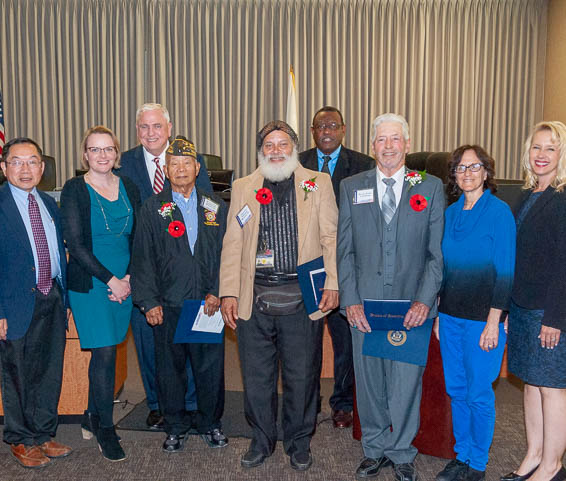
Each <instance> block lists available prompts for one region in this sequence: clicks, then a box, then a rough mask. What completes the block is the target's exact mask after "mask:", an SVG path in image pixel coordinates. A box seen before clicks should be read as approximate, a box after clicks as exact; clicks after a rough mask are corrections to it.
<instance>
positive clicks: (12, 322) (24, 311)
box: [0, 182, 67, 341]
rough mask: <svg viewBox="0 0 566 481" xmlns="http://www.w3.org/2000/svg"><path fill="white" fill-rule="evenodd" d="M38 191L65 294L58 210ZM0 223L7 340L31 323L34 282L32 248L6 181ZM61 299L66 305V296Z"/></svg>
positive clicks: (0, 298)
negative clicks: (55, 242) (56, 247)
mask: <svg viewBox="0 0 566 481" xmlns="http://www.w3.org/2000/svg"><path fill="white" fill-rule="evenodd" d="M38 192H39V196H40V197H41V200H43V203H44V204H45V206H46V207H47V210H48V211H49V213H50V214H51V216H52V217H53V220H54V221H55V225H56V227H57V240H58V243H59V256H60V266H61V280H60V283H61V287H62V288H63V293H65V292H66V286H67V260H66V257H65V245H64V244H63V235H62V230H61V220H60V216H59V209H58V208H57V204H56V203H55V201H54V200H53V199H52V198H51V197H49V196H48V195H47V194H44V193H43V192H41V191H38ZM0 226H2V227H0V319H7V320H8V335H7V339H8V340H10V341H13V340H15V339H19V338H21V337H23V336H24V335H25V333H26V332H27V330H28V328H29V325H30V323H31V319H32V315H33V310H34V307H35V286H36V281H35V263H34V260H33V250H32V247H31V244H30V240H29V237H28V234H27V231H26V227H25V225H24V222H23V220H22V217H21V216H20V211H19V210H18V207H17V205H16V201H15V200H14V197H13V196H12V192H11V191H10V187H9V185H8V182H6V183H5V184H4V185H2V186H1V187H0ZM64 302H65V305H66V304H67V301H66V295H64ZM65 317H66V316H62V318H65Z"/></svg>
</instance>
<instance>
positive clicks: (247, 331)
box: [220, 120, 338, 471]
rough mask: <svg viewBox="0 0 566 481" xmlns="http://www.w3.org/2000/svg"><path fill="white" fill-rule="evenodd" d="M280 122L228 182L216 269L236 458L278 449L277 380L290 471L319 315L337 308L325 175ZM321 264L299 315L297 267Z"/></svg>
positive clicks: (295, 462) (311, 414)
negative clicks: (315, 297)
mask: <svg viewBox="0 0 566 481" xmlns="http://www.w3.org/2000/svg"><path fill="white" fill-rule="evenodd" d="M298 145H299V139H298V138H297V134H296V133H295V132H294V131H293V129H292V128H291V127H289V125H287V124H286V123H285V122H281V121H278V120H277V121H273V122H269V123H268V124H267V125H266V126H265V127H263V128H262V129H261V130H260V131H259V133H258V135H257V150H258V160H259V168H258V169H257V170H255V171H254V172H253V173H252V174H250V175H248V176H247V177H244V178H242V179H238V180H237V181H236V182H235V183H234V187H233V190H232V198H231V201H230V211H229V213H228V222H227V229H226V235H225V237H224V242H223V245H222V258H221V263H220V297H221V298H222V306H221V310H222V316H223V317H224V322H225V323H226V325H227V326H229V327H231V328H232V329H235V330H236V334H237V336H238V348H239V352H240V362H241V365H242V374H243V379H244V399H245V403H244V406H245V408H244V409H245V414H246V419H247V420H248V422H249V423H250V424H251V426H252V430H253V436H252V441H251V443H250V448H249V450H248V451H247V452H246V453H245V454H244V456H243V457H242V459H241V464H242V466H243V467H245V468H253V467H254V466H259V465H260V464H262V463H263V462H264V460H265V459H266V458H267V457H268V456H270V455H271V454H272V453H273V451H274V449H275V444H276V442H277V426H276V419H277V378H278V373H279V361H280V362H281V370H282V378H283V419H282V425H283V446H284V449H285V453H286V454H287V455H288V456H289V458H290V463H291V467H292V468H293V469H297V470H300V471H305V470H307V469H309V468H310V466H311V464H312V455H311V451H310V441H311V437H312V435H313V433H314V429H315V426H316V415H317V406H318V397H319V374H320V363H321V362H322V356H321V352H322V349H321V343H322V329H323V325H324V324H323V322H324V321H323V320H322V317H323V316H324V315H325V314H324V313H326V312H328V311H330V310H332V309H334V308H336V307H337V306H338V285H337V279H336V277H337V276H336V223H337V220H338V219H337V217H338V213H337V208H336V201H335V200H334V192H333V191H332V182H331V181H330V176H328V174H324V173H319V172H314V171H312V170H308V169H305V168H304V167H302V166H301V165H300V163H299V160H298V154H297V147H298ZM321 256H322V258H323V262H324V268H325V270H326V281H325V284H324V289H323V292H322V296H321V301H320V303H319V305H318V308H319V310H318V311H315V312H313V313H312V314H310V316H309V315H307V312H306V310H305V307H304V304H303V298H302V294H301V291H300V288H299V282H298V279H297V265H300V264H304V263H306V262H309V261H311V260H314V259H317V258H319V257H321Z"/></svg>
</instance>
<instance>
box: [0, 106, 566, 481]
mask: <svg viewBox="0 0 566 481" xmlns="http://www.w3.org/2000/svg"><path fill="white" fill-rule="evenodd" d="M136 129H137V134H138V139H139V141H140V144H141V145H139V146H138V147H136V148H134V149H132V150H130V151H128V152H125V153H123V154H121V149H120V144H119V142H118V139H117V138H116V136H115V135H114V133H113V132H112V131H111V130H110V129H108V128H106V127H104V126H95V127H92V128H90V129H88V130H87V132H86V133H85V135H84V138H83V141H82V144H81V155H82V158H81V162H82V165H83V167H84V168H85V169H86V174H84V175H82V176H77V177H75V178H72V179H70V180H68V181H67V182H66V183H65V185H64V187H63V191H62V194H61V203H60V204H61V205H60V210H59V208H58V207H57V205H56V203H55V202H54V201H53V199H52V198H51V197H49V196H48V195H46V194H44V193H43V192H41V191H39V190H38V189H37V188H36V187H37V185H38V184H39V181H40V180H41V176H42V174H43V169H44V164H43V160H42V152H41V148H40V147H39V145H38V144H37V143H36V142H34V141H33V140H31V139H29V138H22V137H21V138H16V139H13V140H11V141H9V142H8V143H7V144H6V145H5V146H4V151H3V154H2V159H1V164H0V165H1V167H2V170H3V171H4V174H5V176H6V178H7V182H6V184H5V185H3V186H2V187H0V223H1V225H2V226H3V228H2V229H1V230H0V265H1V266H2V267H1V268H0V269H1V275H0V360H1V364H2V366H1V369H2V372H1V376H2V401H3V406H4V412H5V418H4V419H5V426H4V441H5V442H6V443H9V444H10V445H11V452H12V454H13V456H14V458H15V459H16V460H17V461H18V462H19V463H20V464H21V465H22V466H24V467H28V468H37V467H44V466H47V465H48V464H49V463H51V462H53V461H52V460H53V459H54V458H58V457H63V456H67V455H69V454H70V453H71V451H72V449H71V448H70V447H68V446H65V445H63V444H61V443H58V442H57V441H55V440H54V439H53V438H54V437H55V433H56V428H57V404H58V400H59V394H60V387H61V379H62V367H63V353H64V348H65V326H66V322H67V319H68V317H69V315H70V313H71V311H72V314H73V317H74V321H75V323H76V326H77V330H78V333H79V338H80V343H81V347H82V348H83V349H88V350H90V352H91V354H92V356H91V360H90V364H89V369H88V378H89V393H88V407H87V410H86V411H85V413H84V417H83V422H82V433H83V436H84V437H85V438H87V439H90V438H92V437H95V438H96V440H97V442H98V445H99V447H100V450H101V452H102V455H103V456H104V457H105V458H106V459H108V460H111V461H120V460H122V459H125V458H126V453H125V452H124V450H123V448H122V446H121V443H120V438H119V436H118V435H117V434H116V430H115V427H114V423H113V416H112V410H113V398H114V384H115V378H114V376H115V361H116V345H118V344H119V343H121V342H122V341H123V340H124V339H125V336H126V333H127V330H128V327H129V326H130V325H131V328H132V331H133V335H134V340H135V343H136V350H137V353H138V359H139V364H140V370H141V373H142V380H143V383H144V388H145V391H146V395H147V403H148V407H149V411H150V412H149V416H148V419H147V423H148V426H149V427H150V428H156V429H157V428H163V429H164V430H165V432H166V438H165V440H164V442H163V450H164V451H166V452H168V453H174V452H179V451H181V450H182V449H183V445H184V442H185V440H186V435H187V433H188V432H189V430H191V429H196V431H197V432H198V433H199V434H200V435H201V437H202V438H203V440H204V441H205V442H206V443H207V444H208V445H209V446H210V447H211V448H222V447H225V446H227V444H228V439H227V437H226V436H225V435H224V433H223V431H222V425H221V417H222V413H223V407H224V344H223V342H200V343H181V342H176V341H175V338H176V335H177V330H178V329H177V326H178V323H179V320H180V318H181V314H182V311H183V305H184V303H185V301H187V300H200V301H202V303H203V310H204V313H205V314H208V315H213V314H215V313H217V312H218V310H220V311H221V315H222V317H223V319H224V322H225V324H226V326H228V327H230V328H232V329H234V330H235V332H236V335H237V339H238V349H239V355H240V362H241V368H242V374H243V383H244V400H245V415H246V419H247V421H248V422H249V424H250V425H251V427H252V432H253V435H252V440H251V443H250V445H249V449H248V450H247V452H246V453H245V454H244V455H243V456H242V458H241V460H240V463H241V466H242V467H244V468H253V467H255V466H259V465H261V464H263V463H264V462H266V459H267V458H269V456H270V455H271V454H272V453H273V451H274V449H275V447H276V442H277V427H276V424H277V380H278V375H279V366H280V367H281V375H282V382H283V411H282V420H281V423H282V427H283V447H284V450H285V453H286V454H287V455H288V456H289V462H290V465H291V467H292V468H293V469H296V470H299V471H305V470H307V469H309V468H310V466H311V465H312V462H313V456H312V453H311V450H310V442H311V438H312V436H313V434H314V431H315V427H316V419H317V414H318V412H319V411H320V409H321V406H320V382H319V381H320V372H321V366H322V334H323V326H324V320H325V319H326V320H327V323H328V327H329V331H330V334H331V337H332V343H333V347H334V353H335V359H334V361H335V362H334V368H335V376H334V377H335V385H334V392H333V395H332V397H331V398H330V406H331V409H332V420H333V423H334V426H335V427H336V428H346V427H349V426H350V425H351V424H352V408H353V377H354V372H355V378H356V383H355V389H356V399H357V409H358V414H359V418H360V424H361V428H362V448H363V459H362V460H361V462H360V464H359V466H358V468H357V469H356V472H355V476H356V477H357V478H360V479H364V478H372V477H377V476H378V475H379V472H380V471H381V470H382V469H383V468H385V467H387V466H392V469H393V471H394V474H395V478H396V479H397V480H399V481H413V480H417V479H419V477H418V473H417V471H416V469H415V466H414V459H415V457H416V455H417V449H416V448H415V447H414V446H413V444H412V443H413V440H414V438H415V436H416V434H417V431H418V427H419V408H420V401H421V379H422V374H423V371H424V367H423V366H420V365H417V364H412V363H410V362H403V361H400V360H391V359H386V358H383V357H377V356H375V355H369V354H366V353H364V347H363V346H364V340H365V339H366V337H367V336H370V334H369V333H370V332H371V326H370V323H369V322H368V319H367V318H366V315H365V311H364V300H365V299H376V300H405V299H408V300H410V301H411V302H410V307H409V309H408V312H407V313H406V315H405V317H404V320H403V327H404V329H405V330H404V331H403V332H402V333H399V334H400V335H401V336H402V337H404V338H410V336H412V335H415V334H416V331H415V330H417V329H425V327H424V326H425V325H429V326H431V325H432V323H433V322H434V327H433V330H434V333H435V335H436V336H437V337H438V339H439V341H440V347H441V353H442V362H443V368H444V376H445V381H446V390H447V393H448V395H449V397H450V399H451V407H452V424H453V432H454V437H455V440H456V444H455V446H454V450H455V452H456V455H457V456H456V459H454V460H452V461H450V462H449V463H448V464H447V465H446V467H445V468H444V469H443V470H442V471H441V472H440V473H438V475H437V478H436V479H437V481H456V480H459V481H481V480H483V479H485V470H486V465H487V463H488V454H489V448H490V446H491V442H492V439H493V431H494V426H495V395H494V392H493V388H492V383H493V381H494V380H495V379H496V378H497V376H498V374H499V371H500V368H501V362H502V358H503V351H504V347H505V344H506V342H507V345H508V356H509V369H510V370H511V372H513V373H514V374H515V375H517V376H518V377H519V378H521V379H522V380H523V381H524V383H525V388H524V406H525V426H526V432H527V446H528V449H527V453H526V455H525V457H524V459H523V461H522V463H521V464H520V466H518V467H516V470H515V471H512V472H510V473H509V474H507V475H504V476H502V477H501V480H502V481H522V480H526V479H531V480H534V481H548V480H552V481H561V480H566V470H565V469H564V468H563V467H562V464H561V459H562V456H563V454H564V451H565V450H566V369H565V368H564V366H565V365H566V339H565V338H564V336H561V333H562V331H564V330H566V301H565V299H566V295H565V294H566V284H565V283H564V278H566V222H565V221H564V219H566V193H565V192H564V187H565V186H566V126H565V125H564V124H562V123H561V122H542V123H539V124H537V125H536V126H535V127H534V129H533V131H532V132H531V134H530V135H529V137H528V139H527V140H526V142H525V147H524V152H523V157H522V159H521V163H522V168H523V171H524V174H525V185H524V190H523V198H522V200H521V202H520V205H519V207H518V209H517V211H516V212H512V211H511V209H510V208H509V206H508V205H507V204H506V203H504V202H503V201H502V200H500V199H499V198H497V197H496V196H495V195H494V194H495V193H496V191H497V185H496V182H495V164H494V160H493V159H492V158H491V157H490V155H489V154H488V153H487V152H486V151H485V150H484V149H483V148H482V147H480V146H478V145H463V146H461V147H458V148H457V149H456V150H455V151H454V152H452V154H451V156H450V160H449V176H448V181H447V185H446V189H445V188H444V187H443V185H442V182H441V181H440V179H438V178H436V177H434V176H432V175H428V174H427V173H426V172H416V171H413V170H411V169H409V168H407V167H406V166H405V158H406V155H407V153H408V152H409V149H410V135H409V126H408V124H407V122H406V120H405V119H404V118H403V117H402V116H400V115H397V114H383V115H380V116H378V117H377V118H376V119H375V120H374V121H373V123H372V125H371V145H372V151H373V154H374V157H375V160H374V159H371V158H370V157H368V156H366V155H364V154H361V153H359V152H355V151H352V150H350V149H347V148H346V147H344V146H343V145H342V140H343V138H344V135H345V133H346V125H345V123H344V119H343V117H342V114H341V113H340V111H338V110H337V109H336V108H334V107H323V108H322V109H320V110H319V111H318V112H317V113H316V114H315V115H314V117H313V122H312V126H311V132H312V135H313V139H314V142H315V144H316V147H315V148H313V149H310V150H307V151H304V152H302V153H300V154H299V152H298V150H299V139H298V137H297V134H296V133H295V132H294V131H293V129H292V128H291V127H290V126H289V125H288V124H286V123H285V122H282V121H272V122H269V123H268V124H266V125H265V126H264V127H263V128H262V129H261V130H260V131H259V132H258V134H257V144H256V147H257V156H258V168H257V170H255V171H254V172H253V173H252V174H250V175H248V176H246V177H244V178H241V179H238V180H236V181H235V182H234V184H233V188H232V193H231V199H230V206H229V209H228V208H227V206H226V204H225V203H224V202H223V201H222V199H220V198H219V197H218V196H217V195H215V194H214V193H213V192H212V188H211V184H210V181H209V178H208V175H207V172H206V166H205V165H204V162H203V161H202V158H200V156H199V154H197V152H196V148H195V145H194V144H193V143H192V142H191V141H189V140H187V139H186V138H185V137H181V136H177V137H176V138H175V139H174V140H171V141H170V138H171V133H172V124H171V121H170V117H169V113H168V112H167V110H166V109H165V108H164V107H163V106H162V105H160V104H144V105H142V106H141V107H140V108H139V109H138V112H137V114H136ZM447 193H449V194H452V195H456V196H459V197H458V200H457V201H456V202H455V203H453V204H452V205H450V206H449V207H448V208H446V209H445V198H446V194H447ZM66 250H67V252H68V261H67V255H66ZM318 258H322V261H323V265H324V269H325V272H326V278H325V281H324V287H323V289H322V290H321V293H320V299H319V303H318V306H317V307H318V310H315V311H314V312H310V313H308V312H307V310H306V308H305V303H304V302H303V294H302V292H301V289H300V286H299V280H298V274H297V266H300V265H302V264H305V263H307V262H309V261H312V260H315V259H318ZM411 331H413V332H411ZM421 332H422V331H421ZM393 335H395V332H393ZM383 342H386V341H383Z"/></svg>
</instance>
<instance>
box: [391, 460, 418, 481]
mask: <svg viewBox="0 0 566 481" xmlns="http://www.w3.org/2000/svg"><path fill="white" fill-rule="evenodd" d="M393 472H394V473H395V479H396V480H397V481H418V479H419V475H418V474H417V470H416V469H415V466H414V465H413V463H400V464H394V465H393Z"/></svg>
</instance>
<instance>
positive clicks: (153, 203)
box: [131, 187, 227, 312]
mask: <svg viewBox="0 0 566 481" xmlns="http://www.w3.org/2000/svg"><path fill="white" fill-rule="evenodd" d="M203 197H207V198H209V199H211V200H212V201H214V202H215V203H217V204H218V205H219V207H218V211H217V212H216V213H214V212H211V211H205V209H204V208H203V206H202V205H201V202H202V198H203ZM197 199H198V200H197V202H198V204H197V215H198V235H197V241H196V243H195V248H194V251H195V253H194V255H193V254H192V253H191V250H190V249H189V241H188V238H187V233H186V232H184V233H183V234H182V235H181V236H179V237H176V236H173V235H171V233H170V232H169V230H168V226H169V224H170V223H171V219H170V218H169V217H165V218H164V217H162V216H161V214H160V213H159V209H160V207H161V206H162V204H163V203H167V202H172V201H173V194H172V191H171V187H167V188H165V189H163V191H162V192H161V193H159V194H157V195H154V196H152V197H150V198H149V199H148V200H146V201H145V202H144V204H143V207H142V209H141V212H140V216H139V222H138V229H137V232H136V237H135V239H134V248H133V250H132V264H131V275H132V278H131V286H132V298H133V301H134V304H136V305H138V306H139V307H140V309H141V310H142V312H147V311H148V310H150V309H152V308H154V307H156V306H173V307H180V306H182V304H183V301H184V300H185V299H204V298H205V296H206V295H207V294H213V295H214V296H216V297H218V274H219V270H220V253H221V251H222V239H223V238H224V233H225V231H226V216H227V208H226V204H225V203H224V201H223V200H222V199H220V198H219V197H217V196H216V195H214V194H209V193H205V192H202V191H201V190H199V189H197ZM172 215H173V220H174V221H180V222H182V223H183V225H184V220H183V214H181V212H180V211H179V209H174V210H173V213H172Z"/></svg>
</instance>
